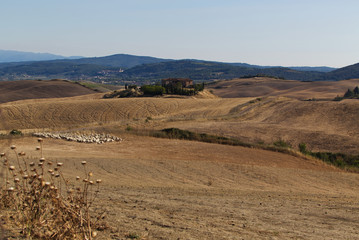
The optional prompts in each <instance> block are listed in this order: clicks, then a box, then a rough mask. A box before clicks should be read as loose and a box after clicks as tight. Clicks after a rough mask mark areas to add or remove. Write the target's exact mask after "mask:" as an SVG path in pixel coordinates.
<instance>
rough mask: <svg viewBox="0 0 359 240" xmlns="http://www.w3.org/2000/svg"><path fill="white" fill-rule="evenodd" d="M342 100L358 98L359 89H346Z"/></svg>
mask: <svg viewBox="0 0 359 240" xmlns="http://www.w3.org/2000/svg"><path fill="white" fill-rule="evenodd" d="M344 98H359V88H358V86H356V87H355V88H354V89H353V90H350V89H348V91H347V92H346V93H345V94H344Z"/></svg>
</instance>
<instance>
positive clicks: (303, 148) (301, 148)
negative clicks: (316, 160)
mask: <svg viewBox="0 0 359 240" xmlns="http://www.w3.org/2000/svg"><path fill="white" fill-rule="evenodd" d="M298 148H299V151H300V152H301V153H304V154H307V145H306V144H305V143H299V145H298Z"/></svg>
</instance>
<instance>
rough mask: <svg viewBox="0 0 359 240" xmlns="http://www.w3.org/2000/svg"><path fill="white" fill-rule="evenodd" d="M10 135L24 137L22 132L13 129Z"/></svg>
mask: <svg viewBox="0 0 359 240" xmlns="http://www.w3.org/2000/svg"><path fill="white" fill-rule="evenodd" d="M10 135H14V136H16V135H22V132H21V131H20V130H16V129H13V130H11V131H10Z"/></svg>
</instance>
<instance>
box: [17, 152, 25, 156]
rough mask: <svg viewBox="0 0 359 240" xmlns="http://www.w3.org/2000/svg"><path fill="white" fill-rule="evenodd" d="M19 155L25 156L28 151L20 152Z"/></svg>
mask: <svg viewBox="0 0 359 240" xmlns="http://www.w3.org/2000/svg"><path fill="white" fill-rule="evenodd" d="M18 155H19V156H25V155H26V153H25V152H19V153H18Z"/></svg>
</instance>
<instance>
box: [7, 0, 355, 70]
mask: <svg viewBox="0 0 359 240" xmlns="http://www.w3.org/2000/svg"><path fill="white" fill-rule="evenodd" d="M358 11H359V1H357V0H127V1H123V0H31V1H30V0H1V2H0V24H1V25H0V26H1V28H0V31H1V33H0V49H4V50H19V51H31V52H49V53H54V54H61V55H65V56H71V55H81V56H105V55H110V54H116V53H127V54H134V55H144V56H154V57H163V58H174V59H182V58H196V59H205V60H217V61H226V62H246V63H250V64H260V65H282V66H294V65H296V66H297V65H302V66H303V65H309V66H322V65H326V66H332V67H343V66H346V65H350V64H354V63H357V62H359V27H358V23H359V14H358Z"/></svg>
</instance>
